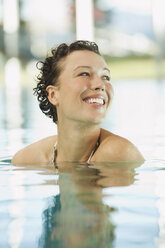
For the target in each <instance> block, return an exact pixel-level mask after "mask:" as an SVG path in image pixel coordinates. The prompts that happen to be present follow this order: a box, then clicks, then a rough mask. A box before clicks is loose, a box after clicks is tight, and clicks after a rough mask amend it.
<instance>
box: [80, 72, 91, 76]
mask: <svg viewBox="0 0 165 248" xmlns="http://www.w3.org/2000/svg"><path fill="white" fill-rule="evenodd" d="M79 76H90V74H89V72H81V73H80V74H79Z"/></svg>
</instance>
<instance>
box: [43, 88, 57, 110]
mask: <svg viewBox="0 0 165 248" xmlns="http://www.w3.org/2000/svg"><path fill="white" fill-rule="evenodd" d="M46 91H47V93H48V99H49V101H50V103H51V104H53V105H55V106H58V103H59V87H57V86H53V85H49V86H48V87H47V88H46Z"/></svg>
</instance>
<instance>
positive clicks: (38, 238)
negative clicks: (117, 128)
mask: <svg viewBox="0 0 165 248" xmlns="http://www.w3.org/2000/svg"><path fill="white" fill-rule="evenodd" d="M4 161H5V162H4ZM0 171H1V173H0V199H1V200H0V219H1V222H0V247H4V248H5V247H6V248H7V247H11V248H12V247H19V248H26V247H31V248H37V247H39V248H41V247H45V248H51V247H57V248H58V247H59V248H60V247H72V248H78V247H82V248H86V247H98V248H99V247H105V248H106V247H114V248H136V247H137V248H138V247H140V248H142V247H144V248H156V247H160V248H162V247H164V244H165V214H164V209H165V193H164V186H165V185H164V184H165V183H164V178H165V161H159V160H153V161H146V162H145V163H143V164H141V165H140V164H137V163H135V164H131V163H129V164H127V163H97V164H95V165H91V166H87V165H86V164H77V163H73V164H71V163H62V164H60V166H59V169H54V168H51V167H47V168H44V167H36V166H32V165H31V166H26V167H25V166H14V165H12V164H10V160H3V161H1V163H0Z"/></svg>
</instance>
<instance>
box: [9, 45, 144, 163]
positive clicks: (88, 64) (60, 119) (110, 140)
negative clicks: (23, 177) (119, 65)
mask: <svg viewBox="0 0 165 248" xmlns="http://www.w3.org/2000/svg"><path fill="white" fill-rule="evenodd" d="M39 69H40V75H39V76H38V84H37V87H36V88H35V89H34V91H35V94H36V95H37V96H38V100H39V103H40V108H41V110H42V111H43V113H45V114H46V115H48V116H49V117H50V118H52V119H53V121H54V122H55V123H57V129H58V135H57V136H51V137H48V138H45V139H43V140H40V141H38V142H36V143H34V144H32V145H29V146H28V147H26V148H24V149H22V150H21V151H19V152H17V153H16V155H15V156H14V157H13V159H12V163H14V164H44V165H47V166H48V165H49V166H50V165H52V164H54V165H56V166H57V165H60V162H64V161H67V162H82V163H87V164H92V163H94V162H112V161H113V162H119V161H120V162H121V161H123V162H128V161H131V162H137V161H139V162H140V161H143V160H144V159H143V156H142V155H141V154H140V152H139V151H138V150H137V148H136V147H135V146H134V145H133V144H132V143H131V142H130V141H128V140H126V139H125V138H122V137H120V136H118V135H115V134H113V133H111V132H109V131H106V130H104V129H101V128H100V125H101V123H102V122H103V120H104V119H105V117H106V115H107V113H108V110H109V107H110V104H111V101H112V97H113V89H112V85H111V83H110V71H109V69H108V66H107V64H106V62H105V61H104V59H103V57H102V56H101V55H100V52H99V49H98V46H97V45H96V43H94V42H89V41H76V42H73V43H72V44H70V45H67V44H61V45H59V46H58V47H57V48H55V49H52V52H51V55H50V56H48V57H47V58H46V59H45V61H44V62H41V67H39Z"/></svg>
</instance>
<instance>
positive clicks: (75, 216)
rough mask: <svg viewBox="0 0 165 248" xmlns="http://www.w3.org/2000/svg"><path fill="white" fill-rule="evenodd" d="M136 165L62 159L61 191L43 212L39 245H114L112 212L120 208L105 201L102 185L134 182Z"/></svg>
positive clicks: (46, 247) (126, 184)
mask: <svg viewBox="0 0 165 248" xmlns="http://www.w3.org/2000/svg"><path fill="white" fill-rule="evenodd" d="M136 166H137V165H136V164H134V165H131V164H129V165H128V164H125V165H124V164H123V165H119V164H116V165H115V166H114V165H113V164H111V165H110V164H109V165H108V164H97V165H95V166H87V165H82V164H81V165H80V164H68V163H61V164H60V165H59V186H60V195H57V196H53V197H51V203H50V206H49V207H48V208H47V209H46V210H45V211H44V212H43V230H42V235H41V237H40V240H39V247H43V248H48V247H49V248H51V247H73V248H74V247H76V248H78V247H83V248H85V247H105V248H106V247H114V240H115V225H114V223H113V220H112V218H111V214H112V212H113V211H116V210H117V209H114V208H111V207H109V206H107V205H105V204H104V203H103V192H102V189H103V188H105V187H111V186H128V185H130V184H132V183H133V182H134V175H135V172H134V168H135V167H136ZM121 167H122V168H121Z"/></svg>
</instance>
